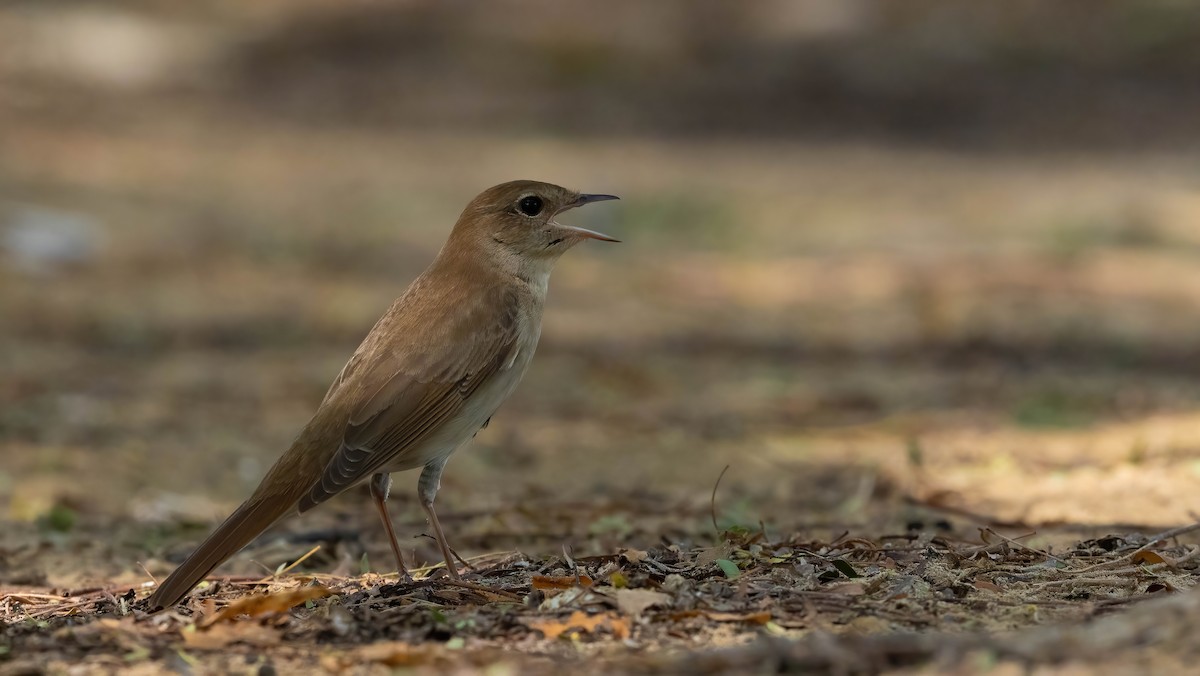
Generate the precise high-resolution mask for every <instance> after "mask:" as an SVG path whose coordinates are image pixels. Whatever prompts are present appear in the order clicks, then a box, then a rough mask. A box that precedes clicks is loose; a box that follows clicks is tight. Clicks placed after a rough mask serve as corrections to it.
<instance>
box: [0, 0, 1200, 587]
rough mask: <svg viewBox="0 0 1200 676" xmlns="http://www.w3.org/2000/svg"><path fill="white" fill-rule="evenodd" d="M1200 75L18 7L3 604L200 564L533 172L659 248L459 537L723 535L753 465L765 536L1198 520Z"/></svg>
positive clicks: (926, 53)
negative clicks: (377, 326) (961, 520)
mask: <svg viewBox="0 0 1200 676" xmlns="http://www.w3.org/2000/svg"><path fill="white" fill-rule="evenodd" d="M1198 69H1200V6H1197V5H1196V4H1194V3H1188V2H1179V1H1175V0H1142V1H1138V2H1129V1H1120V2H1118V1H1108V0H1067V1H1062V2H1055V3H1045V2H1036V1H1034V0H1020V1H1012V2H1005V3H987V4H984V3H964V2H955V1H954V0H920V1H912V2H905V3H895V2H887V0H806V1H804V2H790V1H786V0H764V1H762V2H757V3H743V2H736V1H735V0H722V1H715V0H709V1H705V2H685V1H683V0H670V1H668V0H661V1H658V2H653V3H646V2H634V1H632V0H618V1H614V2H608V3H604V4H603V5H599V4H596V3H587V2H535V1H533V0H528V1H525V2H512V3H468V2H433V1H417V0H410V1H406V2H365V1H359V2H335V1H333V0H288V1H286V2H285V1H283V0H260V1H258V2H253V3H249V2H234V1H232V0H215V1H211V2H207V3H176V2H166V1H165V0H121V1H117V2H109V3H104V4H103V5H100V4H97V3H86V2H65V1H55V2H47V1H44V0H43V1H31V2H9V3H5V4H4V6H3V8H2V9H0V458H2V462H0V521H2V522H3V526H2V527H0V545H3V548H2V549H0V552H2V553H0V582H4V581H8V582H14V581H20V580H26V581H27V579H28V578H29V577H30V576H32V577H34V578H38V579H44V580H48V581H49V582H51V583H53V584H64V585H65V584H77V583H81V582H82V581H84V580H91V579H96V578H98V577H103V576H113V575H118V576H129V577H131V578H132V579H144V573H142V571H141V570H140V569H139V568H138V567H137V566H136V565H135V562H137V561H141V562H143V563H145V564H146V565H147V567H148V568H149V570H150V571H151V572H154V573H155V574H158V573H160V572H162V571H165V570H168V569H169V568H170V567H171V566H172V565H173V564H172V562H173V561H178V560H179V558H180V557H181V556H182V555H183V554H185V553H186V552H187V551H188V549H189V547H190V546H191V545H192V544H194V543H195V542H196V541H197V540H198V539H199V538H200V537H201V536H202V535H203V534H204V533H205V532H207V530H208V529H209V528H210V527H211V526H212V525H213V523H214V522H215V521H216V520H218V519H220V518H222V517H223V516H224V515H225V514H227V513H228V511H229V510H231V509H232V508H233V507H234V506H235V505H236V504H237V503H238V502H239V501H240V500H241V499H242V498H243V497H244V496H245V495H246V494H247V493H248V492H249V491H250V490H251V489H252V488H253V486H254V485H256V483H257V481H258V480H259V478H260V477H261V475H262V473H263V472H264V471H265V469H266V468H267V467H268V466H269V464H270V463H271V462H272V461H273V460H274V459H275V458H276V457H277V455H278V454H279V453H280V452H281V451H282V450H283V449H284V448H285V447H286V446H287V445H288V443H289V442H290V440H291V438H292V436H293V435H294V434H295V433H296V432H297V431H298V430H299V429H300V427H301V426H302V425H303V424H304V422H306V420H307V419H308V417H309V415H310V414H311V413H312V411H313V410H314V409H315V407H316V405H317V404H318V403H319V401H320V399H321V397H322V395H323V394H324V392H325V390H326V388H327V386H328V384H329V382H330V381H331V380H332V378H333V377H334V376H335V375H336V374H337V372H338V371H339V369H340V368H341V365H342V364H343V362H344V361H345V360H346V359H347V358H348V357H349V355H350V354H351V353H352V351H353V350H354V348H355V346H356V345H357V343H358V341H359V340H360V339H361V337H362V336H363V335H364V334H365V333H366V331H367V330H368V329H369V328H370V326H371V325H372V324H373V322H374V321H375V319H376V318H377V317H378V316H379V315H380V314H381V312H382V311H383V309H384V308H386V306H387V305H388V304H389V303H390V301H391V300H392V299H393V298H394V297H395V296H396V295H398V294H399V293H400V292H401V291H402V290H403V288H404V287H405V285H406V284H407V283H408V282H409V281H410V280H411V279H412V278H413V277H414V276H415V275H416V274H418V273H419V272H420V270H421V269H422V268H423V267H424V266H425V265H426V264H427V263H428V262H429V261H430V260H431V258H432V257H433V255H434V254H435V253H436V252H437V250H438V248H439V247H440V245H441V243H442V241H443V239H444V238H445V236H446V234H447V233H448V231H449V229H450V227H451V225H452V224H453V222H454V220H455V218H456V217H457V215H458V213H459V211H460V210H461V208H462V207H463V205H465V204H466V202H467V201H468V200H469V199H470V198H471V197H473V196H474V195H475V194H476V193H478V192H479V191H481V190H483V189H484V188H486V187H488V186H491V185H493V184H496V183H499V182H502V181H506V180H510V179H514V178H534V179H541V180H546V181H550V182H554V183H559V184H564V185H568V186H571V187H574V188H577V189H581V190H587V191H593V192H608V193H615V194H619V195H621V196H622V201H621V202H619V203H613V204H605V205H601V206H598V207H593V208H591V209H588V210H581V211H579V212H573V214H572V221H571V222H573V223H576V224H580V225H585V226H589V227H596V228H600V229H603V230H605V231H607V232H611V233H612V234H614V235H616V236H618V237H620V238H621V239H623V240H624V243H622V244H619V245H612V246H607V245H605V246H601V245H598V244H596V245H591V244H589V245H586V246H582V247H579V248H578V249H576V250H574V251H572V252H571V253H570V255H568V256H566V257H565V258H564V259H563V260H562V261H561V262H560V264H559V267H558V270H557V271H556V273H555V279H554V280H553V282H552V284H551V298H550V301H549V307H548V308H547V311H546V326H545V331H544V333H543V337H542V344H541V347H540V353H539V357H538V359H536V360H535V361H534V365H533V368H532V371H531V372H530V374H529V376H528V377H527V379H526V381H525V383H524V384H523V385H522V387H521V388H520V389H519V390H518V393H517V394H516V395H515V396H514V398H513V399H512V400H510V401H509V402H508V403H507V404H506V405H505V407H504V408H503V409H502V410H501V413H500V415H498V416H497V417H496V419H495V420H494V421H493V423H492V425H491V426H490V427H489V428H488V429H487V430H486V431H485V432H484V433H482V434H480V435H479V437H478V439H477V440H476V443H475V444H474V446H473V447H472V448H471V449H470V450H469V451H468V452H465V453H463V454H460V455H459V456H457V457H456V458H455V459H454V461H453V462H452V463H451V465H450V468H449V471H448V473H447V476H446V478H445V480H444V483H443V491H442V493H441V495H440V501H439V505H440V510H441V511H442V513H443V514H446V515H448V516H447V517H444V518H445V519H446V521H447V522H449V523H450V524H451V525H450V526H449V528H450V530H451V537H452V542H453V543H454V544H455V545H456V546H457V547H458V548H459V549H460V551H462V552H463V553H464V554H465V555H466V554H474V553H479V552H481V551H488V550H494V549H513V548H521V549H522V550H526V551H530V552H538V551H540V552H543V553H544V552H550V553H553V552H556V551H561V545H562V543H563V542H568V543H571V544H572V545H573V546H574V547H576V548H577V549H578V550H580V551H602V550H606V551H611V548H612V547H614V546H616V545H618V544H621V545H632V546H646V545H647V544H654V543H656V542H659V541H660V537H666V538H668V539H674V540H679V539H686V538H693V537H699V535H698V534H699V533H706V532H711V525H709V524H708V520H709V518H710V516H709V512H710V504H709V500H710V494H711V492H712V490H713V484H714V482H715V481H716V479H717V476H718V474H720V472H721V470H722V468H724V467H725V466H726V465H730V466H731V467H730V469H729V471H728V473H727V474H726V476H725V477H724V480H723V482H722V484H721V487H720V491H719V493H718V495H717V502H716V512H717V517H718V519H719V520H720V521H721V524H722V526H726V525H731V524H739V525H744V526H747V527H751V528H758V527H760V523H761V527H763V528H765V529H766V530H767V532H768V533H769V534H770V535H771V536H772V537H775V536H787V535H789V534H792V533H796V532H816V531H818V530H822V529H823V530H825V531H829V532H835V533H836V532H841V531H844V530H848V531H850V532H852V533H855V534H863V533H868V532H870V533H875V534H879V533H885V532H894V531H903V530H904V529H905V528H907V527H914V524H915V527H917V528H920V527H922V524H932V523H938V524H941V525H939V527H941V528H957V527H959V526H957V525H956V524H957V523H958V522H957V521H955V519H957V518H958V517H960V516H962V515H966V516H967V517H970V515H972V514H974V515H980V517H981V518H987V519H991V520H996V521H1000V522H1006V523H1012V524H1025V525H1029V526H1031V527H1039V528H1042V529H1048V528H1052V527H1054V526H1055V525H1056V524H1058V525H1062V524H1066V525H1069V526H1071V527H1078V528H1103V527H1105V525H1108V524H1133V525H1146V526H1161V525H1171V524H1175V523H1179V522H1182V521H1185V520H1188V519H1191V518H1193V516H1192V514H1193V511H1200V499H1198V498H1197V497H1196V496H1197V495H1200V490H1198V489H1200V455H1198V453H1197V451H1198V450H1200V412H1198V410H1200V409H1198V404H1200V228H1198V219H1200V161H1198V160H1197V155H1196V151H1197V150H1198V149H1200V143H1198V140H1200V136H1198V133H1200V114H1197V111H1198V110H1200V87H1197V82H1198V81H1197V79H1196V73H1197V72H1198ZM396 479H397V481H398V483H397V488H396V489H395V490H394V492H393V495H394V498H393V510H394V512H395V513H396V514H397V515H398V516H400V520H401V521H402V522H403V523H404V525H403V526H402V529H404V530H405V531H406V532H408V533H411V534H414V535H415V534H417V533H420V532H422V531H423V529H424V520H423V518H422V517H421V514H420V510H419V508H418V506H417V504H416V501H415V499H414V498H413V495H412V493H413V486H415V480H416V477H415V475H398V476H397V477H396ZM375 518H376V517H375V515H374V512H373V511H372V510H371V509H370V507H369V505H368V502H367V499H366V493H365V491H364V492H362V493H355V494H352V495H348V496H346V497H345V498H344V499H341V500H338V501H335V502H334V503H331V504H330V505H329V507H328V509H325V510H323V511H321V512H318V513H313V514H312V515H309V516H308V517H306V518H305V519H303V520H299V521H292V522H289V523H288V524H287V525H286V526H285V527H284V528H285V530H287V531H289V532H292V533H294V534H297V535H296V537H295V538H293V540H289V541H285V542H284V544H283V545H280V547H282V549H278V550H272V551H271V552H263V551H262V550H261V548H260V549H259V550H258V551H257V552H252V553H251V554H252V555H253V556H252V557H251V558H254V559H256V560H259V561H263V562H264V563H265V564H266V565H268V566H270V567H274V566H275V565H277V564H278V563H279V562H281V561H283V560H288V559H289V558H295V553H296V552H297V551H299V552H303V551H304V550H306V549H308V546H309V545H308V544H307V543H308V542H309V540H305V539H304V537H301V536H303V535H304V534H305V533H310V534H311V533H313V532H317V531H318V530H319V529H324V530H320V532H319V533H318V534H317V535H312V537H311V538H310V540H311V539H317V540H321V541H325V542H333V544H332V545H331V546H329V547H328V548H327V550H326V551H327V552H328V553H327V554H323V556H328V558H327V559H324V560H322V559H320V558H317V559H313V560H312V561H311V562H310V563H312V565H315V566H318V567H322V566H323V567H325V568H326V569H327V568H329V567H332V566H334V565H335V564H336V563H337V562H339V561H340V562H342V563H345V561H348V560H351V559H354V560H356V561H357V556H358V554H359V553H361V551H364V550H365V551H368V552H369V553H370V555H371V557H372V560H374V561H380V562H387V561H388V560H389V555H388V554H387V545H386V544H385V543H384V540H383V537H382V532H381V531H380V530H379V529H378V526H377V524H376V521H375ZM1047 532H1048V531H1047ZM412 542H413V544H412V547H413V548H414V550H415V551H416V554H417V557H418V558H419V559H422V560H437V558H438V557H437V555H436V552H435V550H434V549H433V547H431V546H430V545H429V543H428V542H427V541H426V540H424V539H418V540H413V541H412ZM250 556H251V555H245V556H243V557H242V558H239V559H238V561H236V562H235V563H234V564H233V565H232V566H231V568H230V570H235V569H239V567H240V569H241V570H248V571H256V570H259V569H258V568H257V567H256V564H254V563H252V562H250V560H249V558H247V557H250ZM84 561H86V562H88V564H87V568H86V570H84V569H81V563H80V562H84ZM381 565H382V564H381ZM39 576H40V577H39Z"/></svg>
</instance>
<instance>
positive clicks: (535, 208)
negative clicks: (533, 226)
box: [517, 195, 542, 216]
mask: <svg viewBox="0 0 1200 676" xmlns="http://www.w3.org/2000/svg"><path fill="white" fill-rule="evenodd" d="M517 208H518V209H520V210H521V213H523V214H525V215H526V216H537V215H538V214H540V213H542V198H541V197H538V196H537V195H529V196H527V197H522V198H521V201H520V202H517Z"/></svg>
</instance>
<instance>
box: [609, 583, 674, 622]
mask: <svg viewBox="0 0 1200 676" xmlns="http://www.w3.org/2000/svg"><path fill="white" fill-rule="evenodd" d="M669 605H671V597H670V596H668V595H667V594H663V593H662V592H656V591H651V590H649V589H618V590H617V607H618V608H620V610H621V612H622V613H625V614H626V615H630V616H632V617H638V616H640V615H641V614H642V613H644V612H646V609H647V608H649V607H650V606H669Z"/></svg>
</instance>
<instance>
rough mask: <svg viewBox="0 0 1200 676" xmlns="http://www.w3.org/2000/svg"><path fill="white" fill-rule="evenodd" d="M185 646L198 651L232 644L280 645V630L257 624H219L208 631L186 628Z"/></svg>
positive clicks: (184, 633) (184, 632) (216, 648)
mask: <svg viewBox="0 0 1200 676" xmlns="http://www.w3.org/2000/svg"><path fill="white" fill-rule="evenodd" d="M181 633H182V635H183V644H184V645H186V646H187V647H189V648H196V649H198V650H220V649H221V648H224V647H226V646H228V645H230V644H232V643H244V644H246V645H253V646H259V647H266V646H273V645H279V642H280V635H279V630H277V629H275V628H274V627H267V626H264V625H261V624H258V623H257V622H238V623H230V624H219V625H216V626H213V627H209V628H208V629H198V628H185V629H184V630H183V631H182V632H181Z"/></svg>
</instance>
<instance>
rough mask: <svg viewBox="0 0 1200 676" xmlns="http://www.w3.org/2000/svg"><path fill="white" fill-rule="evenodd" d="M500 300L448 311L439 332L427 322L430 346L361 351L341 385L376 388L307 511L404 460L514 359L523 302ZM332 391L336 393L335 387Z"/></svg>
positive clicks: (304, 506) (302, 505)
mask: <svg viewBox="0 0 1200 676" xmlns="http://www.w3.org/2000/svg"><path fill="white" fill-rule="evenodd" d="M497 301H498V302H489V303H480V304H479V305H476V306H475V307H474V309H464V308H462V307H459V308H455V309H453V310H451V311H448V312H445V313H443V314H442V315H441V316H440V317H439V318H438V320H437V321H438V322H439V324H441V325H440V326H438V327H434V328H436V329H437V330H434V331H430V330H429V329H430V327H429V326H426V327H424V328H425V329H426V330H425V331H422V332H421V333H422V334H423V335H424V336H426V338H427V339H428V338H429V337H430V336H436V339H434V340H431V341H429V342H430V344H429V345H411V344H405V341H406V339H405V338H404V336H402V335H401V336H399V337H396V338H393V340H398V341H399V343H400V344H395V345H392V344H389V345H386V346H384V347H383V348H382V349H381V348H380V347H379V346H377V347H376V348H375V349H374V350H369V351H367V352H366V353H365V354H364V356H363V357H361V358H359V355H355V357H356V359H358V362H357V363H356V362H355V361H354V360H352V361H351V363H350V364H347V368H346V369H345V370H343V373H342V374H341V375H339V377H338V378H339V380H338V382H335V384H334V387H335V388H343V387H354V388H359V389H361V391H363V392H364V393H371V394H369V395H368V396H367V397H366V398H365V399H364V401H363V403H362V404H360V405H359V406H357V407H356V408H355V409H353V410H352V411H351V412H350V417H349V420H348V421H347V423H346V427H345V431H344V434H343V436H342V441H341V447H340V448H339V449H338V450H337V452H336V453H335V454H334V455H333V457H332V458H331V459H330V461H329V463H328V464H327V465H326V466H325V469H324V471H323V472H322V473H321V475H320V478H319V479H318V480H317V481H316V483H315V484H313V485H312V487H311V489H309V491H308V492H307V493H306V494H305V495H304V496H303V497H301V498H300V502H299V509H300V511H301V512H305V511H308V510H309V509H311V508H313V507H315V506H316V505H319V504H321V503H322V502H324V501H326V500H328V499H329V498H331V497H333V496H334V495H337V494H338V493H341V492H342V491H344V490H346V489H347V488H350V487H351V486H353V485H355V484H357V483H358V482H360V481H362V480H363V479H366V478H367V477H369V476H370V475H372V474H374V473H375V472H377V471H379V470H380V469H382V468H383V467H385V466H389V465H392V466H394V465H396V464H399V461H400V460H401V459H402V458H403V457H404V456H405V454H407V453H411V452H413V450H414V449H415V448H417V447H418V446H419V445H420V443H421V442H422V441H423V440H425V439H426V438H428V437H429V436H430V435H431V434H433V433H434V432H436V431H437V430H438V429H439V428H440V427H441V426H442V425H443V424H445V423H446V422H447V421H448V420H451V419H452V418H454V416H455V415H456V414H458V413H459V412H460V411H461V410H462V408H463V406H464V404H465V403H466V401H467V400H468V399H469V398H470V397H471V395H472V394H474V392H475V391H476V390H477V389H479V387H480V386H482V385H483V384H484V383H486V382H487V381H488V380H489V379H491V378H492V377H493V376H495V375H496V374H497V373H499V372H500V371H502V370H504V369H506V368H508V367H510V366H511V365H512V362H513V358H514V356H515V353H516V351H517V350H518V349H519V336H520V326H519V317H518V314H517V312H516V303H515V302H513V300H512V299H511V298H504V299H497ZM455 310H457V311H455ZM380 328H384V327H376V329H377V330H378V329H380ZM395 328H400V327H395ZM392 335H393V336H396V334H394V333H393V334H392ZM330 396H336V393H335V392H334V390H333V389H332V388H331V391H330V394H329V395H327V398H328V397H330Z"/></svg>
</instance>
